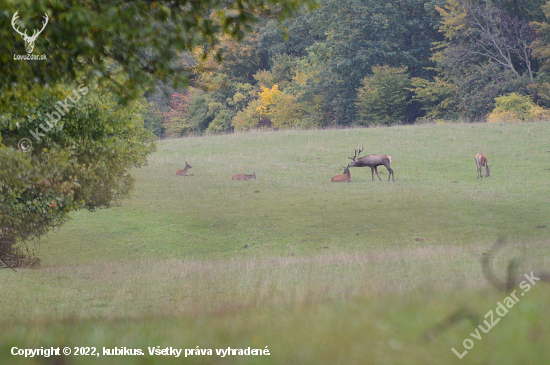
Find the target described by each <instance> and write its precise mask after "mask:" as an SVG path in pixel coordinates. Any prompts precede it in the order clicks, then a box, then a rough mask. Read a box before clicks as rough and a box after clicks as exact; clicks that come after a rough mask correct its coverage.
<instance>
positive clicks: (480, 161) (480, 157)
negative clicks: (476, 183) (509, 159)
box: [476, 153, 491, 179]
mask: <svg viewBox="0 0 550 365" xmlns="http://www.w3.org/2000/svg"><path fill="white" fill-rule="evenodd" d="M476 166H477V178H478V179H479V178H482V179H483V174H482V173H481V169H482V168H483V166H485V176H486V177H489V174H490V173H491V168H490V167H489V163H488V162H487V156H485V155H484V154H483V153H478V154H477V155H476Z"/></svg>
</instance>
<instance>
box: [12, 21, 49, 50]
mask: <svg viewBox="0 0 550 365" xmlns="http://www.w3.org/2000/svg"><path fill="white" fill-rule="evenodd" d="M17 13H19V10H18V11H16V12H15V14H13V17H12V18H11V26H12V27H13V29H15V31H16V32H17V33H19V34H21V37H23V40H24V41H25V48H26V49H27V53H32V50H33V49H34V42H35V41H36V38H37V37H38V36H39V35H40V33H42V31H43V30H44V28H46V24H48V20H49V18H48V14H44V18H45V21H44V23H43V24H44V25H43V26H42V29H40V31H38V30H34V31H33V33H32V36H30V37H29V36H28V35H27V30H26V29H25V32H24V33H22V32H21V31H20V30H19V27H17V28H16V22H17V18H19V15H17Z"/></svg>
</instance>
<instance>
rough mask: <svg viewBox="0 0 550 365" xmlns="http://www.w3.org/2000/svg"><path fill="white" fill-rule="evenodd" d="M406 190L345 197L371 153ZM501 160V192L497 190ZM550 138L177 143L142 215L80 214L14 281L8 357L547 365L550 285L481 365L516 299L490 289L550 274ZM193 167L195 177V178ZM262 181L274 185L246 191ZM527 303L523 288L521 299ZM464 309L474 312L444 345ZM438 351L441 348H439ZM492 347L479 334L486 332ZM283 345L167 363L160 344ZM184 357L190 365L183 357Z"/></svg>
mask: <svg viewBox="0 0 550 365" xmlns="http://www.w3.org/2000/svg"><path fill="white" fill-rule="evenodd" d="M357 146H363V148H364V153H363V154H364V155H365V154H367V153H384V154H389V155H391V156H392V158H393V162H392V168H393V170H394V172H395V182H387V181H385V180H386V179H387V177H388V173H387V171H386V169H385V168H384V167H381V168H379V173H380V175H381V177H382V179H383V181H378V179H377V178H376V176H375V181H374V182H372V181H371V172H370V169H369V168H351V174H352V178H353V182H352V183H340V184H337V183H330V178H331V176H332V175H335V174H340V173H342V170H343V166H344V165H347V163H348V162H349V160H348V158H347V157H348V156H351V155H353V149H354V147H357ZM478 152H482V153H485V154H486V155H487V156H488V158H489V163H490V165H491V177H490V178H484V179H477V175H476V167H475V161H474V156H475V154H476V153H478ZM549 158H550V123H526V124H485V123H482V124H447V125H422V126H400V127H392V128H369V129H346V130H322V131H280V132H264V133H259V132H254V133H243V134H231V135H223V136H212V137H193V138H184V139H173V140H164V141H160V142H159V145H158V151H157V152H156V153H155V154H154V155H152V156H150V158H149V164H148V166H146V167H145V168H142V169H138V170H136V171H135V172H134V176H135V177H136V184H135V189H134V190H133V193H132V197H131V199H128V200H125V201H123V203H122V206H120V207H116V208H112V209H108V210H101V211H97V212H94V213H89V212H78V213H77V214H74V219H72V220H71V221H70V222H68V223H67V224H66V225H65V226H63V227H62V228H61V229H60V230H59V231H57V232H52V233H50V234H49V236H48V237H46V238H44V239H43V240H42V241H41V243H40V245H39V246H37V247H36V251H37V253H38V256H39V257H40V258H41V259H42V265H41V267H40V268H38V269H34V270H31V269H25V270H19V271H18V272H17V273H14V272H13V271H11V270H1V271H0V285H1V288H2V289H3V295H2V296H1V297H0V305H1V307H2V312H1V313H2V318H1V319H0V323H1V325H2V331H1V334H0V339H1V341H0V344H1V345H0V354H1V355H0V357H2V358H7V359H9V362H8V363H10V364H11V363H13V364H41V363H52V364H53V363H55V364H100V363H113V364H134V363H135V364H153V363H155V364H165V363H174V364H179V363H196V364H199V363H200V364H202V363H207V364H454V363H456V364H459V363H467V364H543V363H546V362H547V360H548V359H550V348H549V347H548V341H549V339H550V320H549V319H548V316H547V315H546V314H547V311H548V305H549V304H550V285H548V284H547V283H540V284H537V285H535V286H534V287H533V288H532V290H530V291H529V292H525V293H524V294H525V296H522V297H521V298H520V299H521V300H520V301H519V302H518V303H517V304H516V305H515V306H514V307H512V308H510V310H509V313H508V314H506V316H505V317H502V318H501V319H502V320H501V321H500V323H498V325H496V327H495V328H494V329H492V330H491V331H490V332H488V333H483V332H481V335H482V338H481V339H479V340H478V339H473V343H474V344H475V345H474V347H473V348H472V349H471V350H469V352H468V354H467V355H465V357H464V358H463V359H462V360H459V359H458V357H457V356H456V355H455V354H454V353H453V352H452V351H451V348H452V347H454V348H455V349H456V350H457V351H458V350H460V351H459V352H462V351H464V346H463V340H464V339H466V338H470V339H472V337H471V336H470V333H472V332H473V331H475V328H476V326H478V325H479V324H482V323H483V320H485V318H484V315H485V314H486V313H487V312H488V311H489V310H494V309H495V308H496V307H497V303H498V302H499V301H503V299H504V298H505V297H506V296H507V295H508V294H507V293H504V292H498V291H497V290H496V289H494V288H492V287H491V286H490V285H489V284H488V283H487V282H486V281H485V280H484V278H483V275H482V272H481V266H480V257H481V254H482V253H483V252H487V251H488V250H490V248H491V247H492V245H493V244H494V242H495V241H496V240H497V237H501V238H503V239H504V240H505V241H506V242H507V244H506V245H505V247H504V248H503V249H502V250H500V251H498V253H497V255H496V256H495V257H494V260H493V262H494V268H493V269H494V271H495V272H496V273H497V274H498V275H500V276H501V277H503V278H504V276H505V271H506V265H507V263H508V261H509V260H511V259H517V260H518V261H519V263H520V265H519V272H520V273H521V274H524V273H530V272H531V271H533V270H547V271H548V270H550V249H549V248H550V244H549V243H550V204H549V200H550V189H549V187H548V182H549V180H550V179H549V178H550V163H549ZM185 161H188V162H189V164H190V165H191V166H192V167H193V168H192V169H190V170H189V173H191V174H193V176H187V177H177V176H175V171H176V170H177V169H180V168H182V167H183V166H184V165H185ZM253 171H255V172H256V175H257V180H256V181H254V180H247V181H232V180H231V176H232V175H233V174H236V173H246V174H251V173H252V172H253ZM518 291H521V290H519V289H518ZM457 311H463V312H467V313H470V314H471V315H472V316H471V317H472V318H474V319H471V320H467V319H463V320H457V321H456V322H452V323H451V322H449V323H450V324H449V325H448V326H447V327H445V328H444V329H442V330H440V331H436V330H434V329H435V328H438V326H439V325H442V324H444V323H446V318H448V317H449V316H451V315H452V314H453V313H456V312H457ZM430 333H431V334H432V335H431V336H428V337H426V334H430ZM474 334H475V333H474ZM14 346H16V347H19V348H40V347H44V348H46V347H49V346H54V347H58V346H60V347H61V348H63V347H65V346H69V347H71V348H74V347H76V346H78V347H83V346H84V347H86V346H87V347H96V348H97V349H98V351H99V352H101V353H102V351H103V350H102V349H103V347H106V348H114V347H119V348H120V347H126V348H140V349H142V350H143V351H144V353H145V355H144V356H110V357H108V358H106V357H105V356H103V354H101V356H100V357H99V358H97V357H95V356H94V357H90V356H74V355H71V356H59V357H50V358H43V357H39V358H32V359H31V358H24V357H22V356H12V355H11V354H10V351H11V348H12V347H14ZM154 346H160V347H161V348H166V347H173V348H178V349H186V348H187V349H195V348H196V347H197V346H199V348H202V349H220V348H227V347H231V348H242V349H246V348H247V347H251V348H261V349H264V348H265V347H266V346H268V348H269V352H270V355H269V356H238V355H236V356H226V357H223V358H222V357H220V356H216V354H215V350H213V351H214V354H213V355H211V356H209V355H205V356H189V357H187V358H184V359H182V358H181V357H180V358H174V357H173V356H172V357H170V356H151V355H149V353H148V349H147V348H148V347H154ZM182 356H183V355H182Z"/></svg>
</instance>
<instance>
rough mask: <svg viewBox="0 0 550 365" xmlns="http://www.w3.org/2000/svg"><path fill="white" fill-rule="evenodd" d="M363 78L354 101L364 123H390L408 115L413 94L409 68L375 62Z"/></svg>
mask: <svg viewBox="0 0 550 365" xmlns="http://www.w3.org/2000/svg"><path fill="white" fill-rule="evenodd" d="M372 73H373V74H372V75H371V76H367V77H365V78H364V79H363V80H362V84H363V86H362V87H360V88H359V92H358V94H357V101H356V102H355V105H356V106H357V110H358V113H359V115H360V116H361V121H360V123H361V124H363V125H390V124H393V123H400V122H402V121H403V120H404V119H405V117H406V116H405V111H406V110H407V107H408V104H409V103H410V98H411V80H410V79H409V75H408V73H407V69H406V68H405V67H403V68H395V67H388V66H374V67H373V68H372Z"/></svg>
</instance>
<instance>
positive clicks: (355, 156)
mask: <svg viewBox="0 0 550 365" xmlns="http://www.w3.org/2000/svg"><path fill="white" fill-rule="evenodd" d="M362 151H363V147H361V148H359V147H357V148H355V155H354V156H353V157H349V159H350V160H353V161H355V159H356V158H357V155H358V154H360V153H361V152H362Z"/></svg>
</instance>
